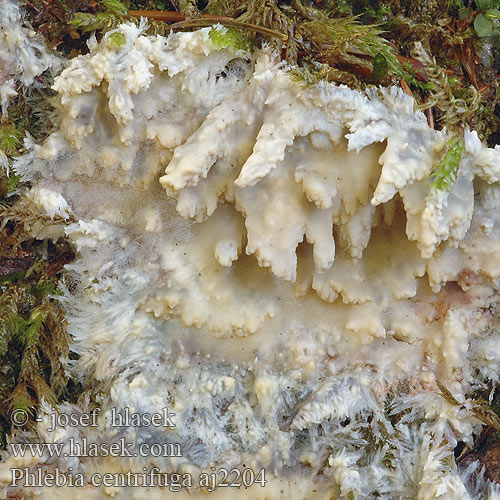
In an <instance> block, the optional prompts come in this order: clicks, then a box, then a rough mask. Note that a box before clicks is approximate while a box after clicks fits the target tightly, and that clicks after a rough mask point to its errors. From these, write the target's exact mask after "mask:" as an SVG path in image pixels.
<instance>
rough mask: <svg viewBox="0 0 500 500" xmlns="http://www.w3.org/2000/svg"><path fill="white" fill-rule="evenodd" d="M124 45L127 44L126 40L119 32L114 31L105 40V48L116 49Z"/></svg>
mask: <svg viewBox="0 0 500 500" xmlns="http://www.w3.org/2000/svg"><path fill="white" fill-rule="evenodd" d="M125 43H127V38H126V37H125V34H124V33H122V32H121V31H115V32H114V33H111V34H110V35H109V36H108V37H107V38H106V47H108V48H110V49H118V48H120V47H122V46H123V45H125Z"/></svg>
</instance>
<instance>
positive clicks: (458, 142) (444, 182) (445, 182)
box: [431, 137, 465, 192]
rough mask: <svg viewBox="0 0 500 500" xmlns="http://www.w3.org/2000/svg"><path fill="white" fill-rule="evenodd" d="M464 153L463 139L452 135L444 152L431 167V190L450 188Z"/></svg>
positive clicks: (446, 189)
mask: <svg viewBox="0 0 500 500" xmlns="http://www.w3.org/2000/svg"><path fill="white" fill-rule="evenodd" d="M464 153H465V144H464V141H463V140H462V139H461V138H460V137H452V138H451V139H450V140H449V141H448V143H447V150H446V153H445V154H444V155H443V157H442V158H441V161H440V162H439V163H438V164H437V165H436V166H435V167H434V169H433V170H434V173H433V174H432V177H433V180H432V182H431V191H434V192H436V191H448V190H449V189H450V188H451V186H452V185H453V183H454V182H455V180H456V178H457V174H458V168H459V166H460V160H461V159H462V157H463V156H464Z"/></svg>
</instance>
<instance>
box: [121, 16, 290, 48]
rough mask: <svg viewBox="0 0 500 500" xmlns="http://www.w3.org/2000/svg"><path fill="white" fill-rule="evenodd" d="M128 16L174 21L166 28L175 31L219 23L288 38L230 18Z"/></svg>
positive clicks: (261, 27) (284, 38)
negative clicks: (186, 19)
mask: <svg viewBox="0 0 500 500" xmlns="http://www.w3.org/2000/svg"><path fill="white" fill-rule="evenodd" d="M129 15H130V16H132V17H147V18H150V19H156V20H158V21H164V22H168V21H176V22H175V23H174V24H171V25H170V26H169V27H168V28H169V29H172V30H175V29H185V28H201V27H205V26H212V25H213V24H215V23H220V24H223V25H227V26H234V27H236V28H242V29H247V30H251V31H255V32H256V33H261V34H263V35H269V36H272V37H274V38H279V39H281V40H283V41H285V42H286V41H287V40H288V36H287V35H285V34H284V33H280V32H279V31H274V30H271V29H269V28H265V27H264V26H257V25H256V24H249V23H244V22H241V21H236V20H235V19H232V18H231V17H224V16H211V15H208V14H204V15H203V19H189V20H188V21H185V20H184V19H185V18H184V14H182V13H180V12H173V11H170V12H161V11H157V10H131V11H129Z"/></svg>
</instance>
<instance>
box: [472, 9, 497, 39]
mask: <svg viewBox="0 0 500 500" xmlns="http://www.w3.org/2000/svg"><path fill="white" fill-rule="evenodd" d="M474 29H475V30H476V33H477V34H478V36H480V37H481V38H482V37H485V36H490V35H491V33H492V31H493V25H492V23H491V20H490V19H488V18H487V17H486V16H485V15H484V14H478V15H477V16H476V19H474Z"/></svg>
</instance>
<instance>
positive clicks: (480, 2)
mask: <svg viewBox="0 0 500 500" xmlns="http://www.w3.org/2000/svg"><path fill="white" fill-rule="evenodd" d="M490 4H491V0H476V5H477V8H478V9H479V10H486V9H489V8H490Z"/></svg>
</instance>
